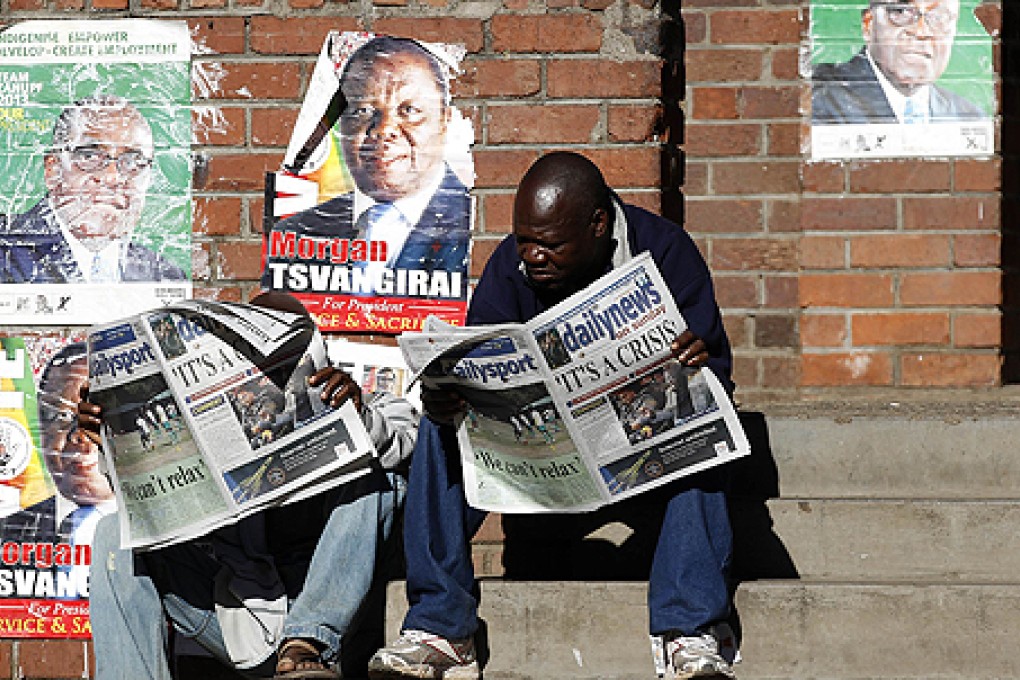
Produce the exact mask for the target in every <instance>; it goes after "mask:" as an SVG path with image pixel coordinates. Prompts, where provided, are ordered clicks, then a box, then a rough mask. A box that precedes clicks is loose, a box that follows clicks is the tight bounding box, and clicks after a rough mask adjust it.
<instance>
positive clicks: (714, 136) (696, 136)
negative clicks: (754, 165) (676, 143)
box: [684, 123, 762, 158]
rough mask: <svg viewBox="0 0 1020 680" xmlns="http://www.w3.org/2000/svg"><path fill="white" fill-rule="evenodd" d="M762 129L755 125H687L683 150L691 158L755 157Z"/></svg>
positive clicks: (760, 143)
mask: <svg viewBox="0 0 1020 680" xmlns="http://www.w3.org/2000/svg"><path fill="white" fill-rule="evenodd" d="M761 133H762V127H761V125H756V124H730V123H722V124H720V123H700V124H699V123H688V124H687V129H686V131H685V144H684V149H685V150H686V151H687V153H689V154H691V155H692V156H700V157H702V158H709V157H714V156H756V155H758V154H759V153H761V149H762V139H761Z"/></svg>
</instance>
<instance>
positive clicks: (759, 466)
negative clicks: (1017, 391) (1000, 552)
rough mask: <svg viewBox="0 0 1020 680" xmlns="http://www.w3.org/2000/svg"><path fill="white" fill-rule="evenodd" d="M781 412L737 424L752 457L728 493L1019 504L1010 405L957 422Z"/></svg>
mask: <svg viewBox="0 0 1020 680" xmlns="http://www.w3.org/2000/svg"><path fill="white" fill-rule="evenodd" d="M901 410H902V409H898V408H895V409H894V408H891V407H887V408H884V409H878V408H873V409H872V410H871V411H870V412H864V413H857V412H855V411H854V410H852V409H848V408H847V407H845V406H843V405H839V404H832V405H828V406H827V407H825V408H822V407H820V406H818V405H814V406H813V408H807V407H803V406H802V407H794V406H788V405H783V406H782V407H780V406H772V407H771V408H768V407H766V408H765V409H763V410H761V411H746V412H744V414H743V422H744V424H745V429H746V430H747V431H748V437H749V439H750V440H751V444H752V448H753V452H752V455H751V456H750V457H749V458H748V459H745V460H744V461H739V462H737V463H735V464H734V473H735V476H736V480H735V481H736V483H737V488H736V489H735V490H736V491H737V492H738V493H741V494H743V495H749V496H753V497H764V498H775V497H779V496H781V497H783V498H880V499H892V498H925V499H966V500H975V499H990V500H999V499H1020V485H1017V484H1016V483H1015V481H1016V480H1017V479H1020V456H1017V455H1016V453H1015V444H1016V438H1017V433H1018V432H1020V405H1018V408H1017V409H1016V410H1015V411H1008V410H998V409H991V408H990V412H988V413H985V414H983V415H982V414H972V413H970V412H969V410H968V411H967V412H964V413H961V412H960V410H959V408H949V407H946V406H945V405H938V404H935V405H931V406H930V407H929V408H925V409H922V408H920V407H918V408H916V409H913V410H910V411H909V412H906V413H901V412H900V411H901Z"/></svg>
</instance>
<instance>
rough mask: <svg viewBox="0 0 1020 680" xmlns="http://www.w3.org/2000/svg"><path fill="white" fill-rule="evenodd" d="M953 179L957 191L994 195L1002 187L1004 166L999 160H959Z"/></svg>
mask: <svg viewBox="0 0 1020 680" xmlns="http://www.w3.org/2000/svg"><path fill="white" fill-rule="evenodd" d="M953 177H954V182H953V188H954V189H955V190H956V191H981V192H986V193H992V192H995V191H999V189H1000V188H1001V187H1002V165H1001V163H1000V160H999V159H989V160H958V161H956V164H955V169H954V173H953Z"/></svg>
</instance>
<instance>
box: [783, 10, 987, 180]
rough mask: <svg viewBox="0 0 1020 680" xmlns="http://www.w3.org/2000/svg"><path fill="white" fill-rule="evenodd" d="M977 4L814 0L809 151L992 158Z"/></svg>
mask: <svg viewBox="0 0 1020 680" xmlns="http://www.w3.org/2000/svg"><path fill="white" fill-rule="evenodd" d="M978 4H979V0H898V1H896V0H893V1H890V0H870V1H869V0H812V2H811V21H810V36H809V43H808V49H807V50H806V54H805V62H804V64H803V75H804V77H806V78H808V79H809V80H810V82H811V105H810V117H811V125H810V142H809V146H810V150H809V155H810V158H812V159H814V160H831V159H857V158H897V157H899V158H903V157H954V156H972V157H973V156H977V157H980V156H990V155H992V154H993V153H994V152H995V116H996V113H997V111H998V105H997V102H996V96H995V92H996V90H995V70H994V63H993V58H992V37H991V35H990V34H989V32H988V30H987V29H986V28H985V27H984V26H983V25H982V23H981V22H980V21H979V19H978V16H977V14H976V13H975V8H976V7H977V5H978Z"/></svg>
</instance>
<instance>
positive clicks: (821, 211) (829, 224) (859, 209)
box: [800, 197, 897, 231]
mask: <svg viewBox="0 0 1020 680" xmlns="http://www.w3.org/2000/svg"><path fill="white" fill-rule="evenodd" d="M800 215H801V220H800V225H801V229H803V230H804V231H860V230H864V229H884V230H892V229H895V228H896V216H897V209H896V199H895V198H858V197H847V198H804V199H803V200H802V201H801V205H800Z"/></svg>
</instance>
